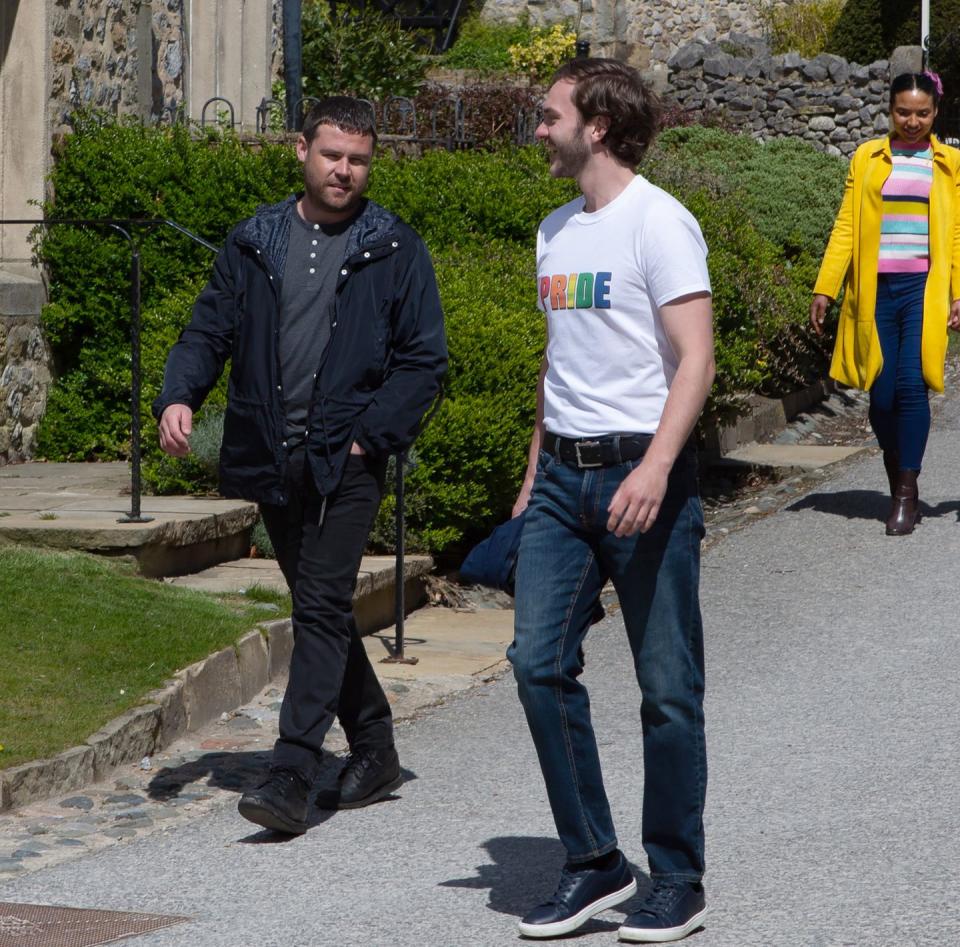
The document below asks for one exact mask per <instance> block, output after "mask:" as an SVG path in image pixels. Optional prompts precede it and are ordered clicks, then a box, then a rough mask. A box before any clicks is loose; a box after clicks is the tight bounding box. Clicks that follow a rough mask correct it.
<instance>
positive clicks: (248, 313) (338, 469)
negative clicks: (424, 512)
mask: <svg viewBox="0 0 960 947" xmlns="http://www.w3.org/2000/svg"><path fill="white" fill-rule="evenodd" d="M375 143H376V129H375V127H374V123H373V114H372V111H371V109H370V108H369V106H367V105H366V104H365V103H362V102H358V101H357V100H355V99H349V98H345V97H333V98H329V99H326V100H324V101H323V102H320V103H318V104H317V105H316V106H315V107H314V108H313V109H312V110H311V111H310V113H309V114H308V116H307V118H306V120H305V122H304V126H303V133H302V135H301V136H300V138H299V140H298V141H297V157H298V158H299V159H300V161H301V162H303V170H304V191H303V193H302V194H301V195H299V196H297V197H294V196H291V197H290V198H288V199H287V200H286V201H284V202H282V203H280V204H276V205H273V206H270V207H264V208H261V209H260V210H259V211H258V212H257V214H256V215H255V216H254V217H251V218H249V219H247V220H244V221H242V222H241V223H240V224H238V225H237V226H236V227H235V228H234V229H233V231H232V232H231V233H230V235H229V237H228V238H227V242H226V245H225V246H224V248H223V250H222V251H221V252H220V254H219V256H218V257H217V261H216V263H215V265H214V272H213V277H212V278H211V280H210V282H209V283H208V284H207V286H206V287H205V289H204V290H203V292H202V293H201V294H200V296H199V298H198V299H197V302H196V305H195V306H194V310H193V318H192V320H191V322H190V325H189V326H188V327H187V328H186V329H185V330H184V332H183V333H182V334H181V336H180V339H179V341H178V342H177V343H176V345H174V347H173V348H172V349H171V351H170V355H169V357H168V359H167V365H166V371H165V375H164V384H163V391H162V392H161V394H160V397H159V398H158V399H157V400H156V402H155V403H154V406H153V409H154V414H155V415H156V416H157V417H158V419H159V421H160V445H161V447H162V448H163V449H164V450H165V451H166V452H167V453H169V454H172V455H174V456H183V455H185V454H186V453H187V452H188V451H189V449H190V448H189V437H190V432H191V426H192V418H193V413H194V411H196V410H197V409H198V408H199V407H200V405H201V404H202V403H203V400H204V398H205V397H206V395H207V394H208V393H209V391H210V389H211V388H212V387H213V385H214V384H215V383H216V381H217V378H218V377H219V376H220V373H221V371H222V370H223V367H224V364H225V363H226V360H227V359H228V358H229V359H230V360H231V368H230V380H229V394H228V404H227V411H226V415H225V417H224V431H223V446H222V448H221V453H220V490H221V493H222V494H223V495H224V496H230V497H242V498H245V499H250V500H256V501H258V502H259V504H260V511H261V514H262V517H263V521H264V524H265V525H266V528H267V532H268V533H269V535H270V539H271V542H272V543H273V546H274V549H275V550H276V553H277V559H278V560H279V563H280V567H281V569H282V570H283V574H284V576H285V578H286V580H287V584H288V585H289V587H290V591H291V594H292V596H293V631H294V639H295V644H294V649H293V656H292V659H291V662H290V680H289V684H288V686H287V691H286V694H285V696H284V700H283V706H282V708H281V711H280V737H279V739H278V740H277V742H276V745H275V747H274V753H273V761H272V765H271V768H270V772H269V774H268V776H267V778H266V780H265V781H264V782H263V783H262V785H260V786H259V787H258V788H257V789H254V790H251V791H249V792H247V793H245V794H244V795H243V797H242V798H241V800H240V805H239V809H240V813H241V815H243V816H244V817H245V818H247V819H249V820H250V821H252V822H255V823H257V824H258V825H262V826H265V827H268V828H271V829H276V830H278V831H282V832H289V833H294V834H299V833H302V832H304V831H306V828H307V823H308V819H307V797H308V795H309V791H310V788H311V785H312V783H313V782H314V781H315V779H316V776H317V770H318V766H319V761H320V757H321V748H322V745H323V740H324V736H325V735H326V733H327V731H328V730H329V728H330V725H331V724H332V723H333V719H334V716H337V717H339V719H340V723H341V725H342V726H343V729H344V732H345V733H346V736H347V739H348V741H349V744H350V751H351V752H350V756H349V757H348V759H347V763H346V765H345V766H344V768H343V770H342V771H341V774H340V781H339V793H338V795H337V797H336V798H335V799H334V800H332V802H330V803H329V804H332V805H336V806H338V807H339V808H355V807H357V806H363V805H366V804H368V803H370V802H374V801H376V800H377V799H381V798H383V797H384V796H385V795H387V794H388V793H390V792H391V791H392V790H393V789H395V788H396V787H397V786H398V785H399V784H400V764H399V760H398V757H397V753H396V749H395V748H394V743H393V724H392V718H391V713H390V706H389V704H388V702H387V699H386V697H385V695H384V693H383V689H382V688H381V686H380V683H379V681H378V680H377V677H376V675H375V674H374V671H373V668H372V667H371V664H370V661H369V659H368V658H367V655H366V652H365V650H364V647H363V644H362V642H361V640H360V637H359V634H358V632H357V628H356V624H355V622H354V619H353V612H352V598H353V590H354V586H355V584H356V576H357V570H358V568H359V565H360V558H361V556H362V554H363V549H364V546H365V544H366V540H367V535H368V533H369V530H370V526H371V525H372V523H373V518H374V516H375V514H376V511H377V507H378V505H379V503H380V498H381V494H382V491H383V483H384V474H385V468H386V462H387V457H388V455H389V454H391V453H395V452H399V451H402V450H404V449H405V448H406V447H408V446H409V445H410V444H411V443H412V441H413V439H414V437H415V436H416V432H417V428H418V425H419V424H420V421H421V419H422V417H423V415H424V413H425V412H426V410H427V408H428V407H429V405H430V403H431V402H432V401H433V399H434V398H435V396H436V395H437V392H438V391H439V387H440V381H441V378H442V376H443V373H444V371H445V369H446V363H447V352H446V343H445V339H444V331H443V314H442V312H441V309H440V299H439V296H438V293H437V287H436V281H435V278H434V273H433V266H432V264H431V261H430V257H429V254H428V253H427V250H426V247H425V246H424V245H423V242H422V240H421V239H420V237H419V236H418V235H417V234H416V233H415V232H414V231H413V230H412V229H411V228H410V227H409V226H407V225H406V224H405V223H403V222H402V221H401V220H400V219H399V218H397V217H396V216H394V215H393V214H391V213H390V212H389V211H387V210H385V209H384V208H382V207H380V206H378V205H377V204H375V203H373V202H372V201H369V200H367V199H366V198H364V196H363V193H364V190H365V189H366V186H367V179H368V176H369V172H370V163H371V160H372V157H373V150H374V146H375ZM325 804H327V803H325Z"/></svg>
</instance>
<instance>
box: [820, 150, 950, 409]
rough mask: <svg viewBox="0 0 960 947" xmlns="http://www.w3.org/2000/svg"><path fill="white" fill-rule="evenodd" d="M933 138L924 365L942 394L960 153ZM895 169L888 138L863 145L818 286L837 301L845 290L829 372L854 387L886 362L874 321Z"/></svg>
mask: <svg viewBox="0 0 960 947" xmlns="http://www.w3.org/2000/svg"><path fill="white" fill-rule="evenodd" d="M931 143H932V144H933V184H932V186H931V189H930V274H929V276H928V277H927V286H926V290H925V291H924V296H923V335H922V338H921V362H922V367H923V379H924V381H925V382H926V383H927V385H928V386H929V387H930V388H932V389H933V390H934V391H943V363H944V359H945V357H946V353H947V317H948V316H949V314H950V303H951V301H952V300H954V299H960V207H958V199H960V198H958V195H960V190H958V189H960V151H958V150H957V149H956V148H951V147H949V146H948V145H944V144H942V143H941V142H939V141H937V139H936V138H935V137H931ZM892 169H893V157H892V156H891V154H890V139H889V138H877V139H874V140H872V141H868V142H865V143H864V144H862V145H861V146H860V147H859V148H857V150H856V152H855V153H854V156H853V159H852V160H851V162H850V172H849V173H848V174H847V183H846V188H845V190H844V193H843V203H842V204H841V205H840V212H839V213H838V214H837V220H836V223H835V224H834V225H833V232H832V233H831V234H830V242H829V243H828V244H827V249H826V252H825V253H824V256H823V263H822V264H821V266H820V274H819V276H818V277H817V284H816V286H815V287H814V290H813V291H814V292H815V293H823V295H824V296H829V297H830V298H831V299H836V298H837V296H839V294H840V289H841V287H843V286H845V287H846V291H845V293H844V296H843V304H842V305H841V307H840V325H839V326H838V328H837V344H836V347H835V348H834V350H833V361H832V362H831V364H830V376H831V377H832V378H835V379H836V380H837V381H839V382H842V383H843V384H845V385H850V386H851V387H853V388H863V389H868V388H869V387H870V386H871V385H872V384H873V383H874V381H875V380H876V378H877V375H879V374H880V369H881V367H882V366H883V356H882V355H881V352H880V339H879V337H878V335H877V323H876V319H875V311H876V306H877V262H878V260H879V256H880V222H881V218H882V216H883V200H882V197H881V193H880V192H881V188H882V187H883V184H884V182H885V181H886V180H887V177H888V176H889V175H890V172H891V170H892ZM851 264H852V265H851Z"/></svg>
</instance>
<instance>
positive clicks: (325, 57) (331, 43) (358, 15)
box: [301, 0, 427, 99]
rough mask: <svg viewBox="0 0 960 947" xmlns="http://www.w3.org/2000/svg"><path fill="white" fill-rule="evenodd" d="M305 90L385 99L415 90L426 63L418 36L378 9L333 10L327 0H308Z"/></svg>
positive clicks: (304, 31) (304, 27)
mask: <svg viewBox="0 0 960 947" xmlns="http://www.w3.org/2000/svg"><path fill="white" fill-rule="evenodd" d="M301 29H302V34H303V87H304V93H305V94H306V95H312V96H316V97H317V98H320V97H322V96H325V95H355V96H359V97H360V98H365V99H381V98H383V97H384V96H387V95H413V94H414V93H415V92H416V91H417V89H418V88H419V87H420V85H421V84H422V83H423V77H424V75H425V74H426V70H427V62H426V60H425V59H424V57H423V55H422V54H421V52H420V51H419V49H418V48H417V44H416V40H415V38H414V37H413V36H412V35H411V34H410V33H407V32H405V31H404V30H402V29H401V28H400V25H399V24H398V23H397V22H396V21H395V20H392V19H389V18H387V17H385V16H383V14H382V13H380V12H379V11H377V10H374V9H370V10H366V9H365V10H363V11H361V12H358V11H356V10H349V9H348V10H346V11H344V12H343V13H342V14H336V15H335V14H333V13H332V12H331V11H330V5H329V4H328V3H327V2H326V0H306V2H305V3H304V4H303V18H302V20H301Z"/></svg>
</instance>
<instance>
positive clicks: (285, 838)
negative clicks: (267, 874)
mask: <svg viewBox="0 0 960 947" xmlns="http://www.w3.org/2000/svg"><path fill="white" fill-rule="evenodd" d="M270 756H271V752H270V751H269V750H259V751H256V752H232V753H231V752H225V751H217V752H213V753H204V755H203V756H200V757H198V758H197V759H195V760H190V761H188V762H184V763H182V764H181V765H179V766H175V767H165V768H164V769H161V770H159V771H158V772H157V774H156V776H154V777H153V779H151V780H150V784H149V786H148V787H147V795H148V796H149V797H150V798H151V799H152V800H154V801H156V802H169V801H170V800H172V799H176V798H179V797H180V796H182V795H187V796H188V797H189V796H193V794H195V793H198V792H199V793H202V792H203V788H204V786H208V787H211V788H214V789H226V790H228V791H230V792H235V793H237V794H238V795H241V794H243V793H245V792H246V791H247V790H248V789H252V788H253V787H254V786H257V785H259V784H260V783H261V782H262V781H263V779H264V777H265V776H266V775H267V770H268V768H269V766H270ZM342 765H343V759H342V758H341V757H338V756H335V755H334V754H333V753H324V754H323V761H322V762H321V764H320V773H319V776H318V777H317V781H316V784H315V786H314V790H315V791H317V792H318V793H323V792H324V791H329V790H330V789H332V788H333V787H335V786H336V782H337V775H338V774H339V772H340V768H341V766H342ZM400 774H401V776H402V777H403V782H404V784H406V783H408V782H411V781H412V780H414V779H416V778H417V775H416V773H414V772H413V771H412V770H409V769H405V768H403V767H401V769H400ZM194 784H196V785H194ZM397 793H402V786H401V788H400V789H398V790H397ZM397 793H391V794H390V795H389V796H387V797H385V798H384V799H383V800H382V801H381V802H382V803H387V802H389V801H390V800H393V799H396V798H397ZM379 804H380V803H378V805H379ZM335 815H337V810H335V809H321V808H319V807H318V806H314V807H312V808H311V816H310V827H311V828H313V827H314V826H316V825H320V824H322V823H323V822H326V821H327V820H328V819H332V818H333V817H334V816H335ZM297 837H298V836H295V835H284V834H282V833H278V832H272V831H270V830H269V829H264V830H263V831H259V832H255V833H254V834H253V835H248V836H246V837H244V838H242V839H240V841H242V842H248V843H267V844H275V843H277V842H289V841H291V840H293V839H295V838H297Z"/></svg>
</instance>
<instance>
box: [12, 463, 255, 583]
mask: <svg viewBox="0 0 960 947" xmlns="http://www.w3.org/2000/svg"><path fill="white" fill-rule="evenodd" d="M130 509H131V497H130V469H129V467H128V465H127V464H125V463H108V464H45V463H27V464H10V465H7V466H5V467H0V542H3V541H6V542H16V543H25V544H29V545H36V546H45V547H52V548H56V549H84V550H88V551H91V552H103V553H109V554H112V555H117V554H122V555H133V556H135V557H136V559H137V560H138V562H139V565H140V569H141V571H142V572H143V573H144V574H145V575H150V576H154V577H159V576H163V575H171V574H177V573H182V572H192V571H195V570H196V569H201V568H205V567H206V566H209V565H211V564H212V563H215V562H221V561H223V560H225V559H234V558H236V557H237V556H238V555H242V554H243V553H244V552H246V550H247V549H248V548H249V531H250V528H251V527H252V526H253V524H254V523H255V522H256V521H257V518H258V516H259V514H258V512H257V507H256V504H253V503H247V502H245V501H239V500H225V499H222V498H218V497H153V496H144V497H141V502H140V510H141V513H142V514H143V515H144V516H145V517H150V518H151V519H150V521H149V522H145V523H124V522H118V521H119V520H122V518H123V517H124V516H126V515H128V514H129V513H130Z"/></svg>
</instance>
